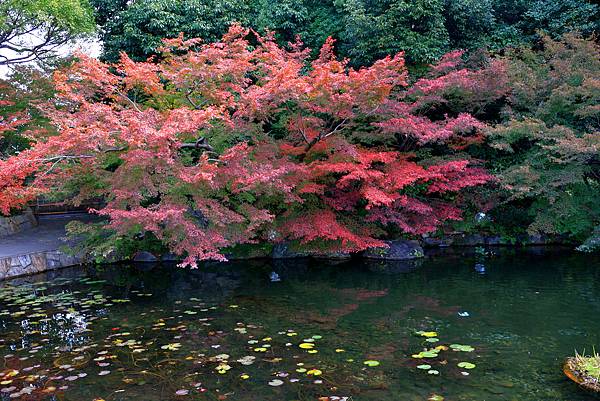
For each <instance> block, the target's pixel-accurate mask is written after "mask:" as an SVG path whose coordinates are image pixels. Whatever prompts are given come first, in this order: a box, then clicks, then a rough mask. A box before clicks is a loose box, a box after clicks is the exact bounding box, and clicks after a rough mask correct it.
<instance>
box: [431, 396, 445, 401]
mask: <svg viewBox="0 0 600 401" xmlns="http://www.w3.org/2000/svg"><path fill="white" fill-rule="evenodd" d="M427 401H444V397H442V396H441V395H439V394H431V396H429V398H428V399H427Z"/></svg>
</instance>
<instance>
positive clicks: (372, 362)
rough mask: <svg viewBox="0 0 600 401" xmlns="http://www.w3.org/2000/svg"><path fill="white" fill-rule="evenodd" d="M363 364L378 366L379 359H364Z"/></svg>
mask: <svg viewBox="0 0 600 401" xmlns="http://www.w3.org/2000/svg"><path fill="white" fill-rule="evenodd" d="M363 364H365V365H367V366H369V367H372V368H373V367H375V366H379V361H373V360H368V361H364V362H363Z"/></svg>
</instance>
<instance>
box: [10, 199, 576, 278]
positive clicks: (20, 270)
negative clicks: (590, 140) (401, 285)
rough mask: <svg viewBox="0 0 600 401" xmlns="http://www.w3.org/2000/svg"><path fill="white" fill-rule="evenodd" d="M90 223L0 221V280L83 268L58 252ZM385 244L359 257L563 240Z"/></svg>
mask: <svg viewBox="0 0 600 401" xmlns="http://www.w3.org/2000/svg"><path fill="white" fill-rule="evenodd" d="M93 219H94V218H93V217H91V216H89V215H86V214H65V215H58V216H45V217H41V218H39V220H36V217H35V216H34V215H33V213H31V211H27V212H26V213H24V214H23V215H20V216H14V217H9V218H0V280H4V279H8V278H13V277H18V276H25V275H30V274H34V273H39V272H43V271H47V270H53V269H57V268H61V267H67V266H74V265H78V264H81V263H83V260H82V258H81V257H76V256H72V255H70V254H67V253H65V252H63V251H62V248H64V247H65V246H67V247H68V245H69V244H68V243H67V242H66V239H65V236H66V233H65V226H66V224H67V223H68V222H69V221H72V220H82V221H92V220H93ZM386 242H387V244H388V247H384V248H376V249H369V250H367V251H365V252H363V253H362V254H361V256H362V257H364V258H367V259H370V260H373V261H377V260H379V261H411V260H418V259H420V258H423V257H424V256H427V255H434V254H435V253H436V252H438V251H441V250H443V249H445V248H454V249H458V248H461V247H467V248H472V249H475V248H476V247H498V246H509V247H512V246H540V245H542V246H545V245H560V244H563V245H564V244H565V242H564V239H561V238H550V237H546V236H524V237H523V238H517V239H516V240H515V241H514V242H509V241H507V240H505V239H503V238H500V237H493V236H485V235H480V234H464V233H453V234H448V235H445V236H443V237H441V238H422V240H421V241H414V240H412V241H410V240H395V241H386ZM436 250H437V251H436ZM227 257H228V259H230V260H248V259H255V258H271V259H273V260H274V261H281V260H289V259H298V258H305V257H312V258H317V259H322V258H325V259H330V260H334V261H335V260H338V261H343V260H347V259H349V258H351V257H352V255H351V254H349V253H346V252H339V251H338V252H312V253H310V252H306V251H303V250H299V249H295V247H294V246H293V245H292V244H291V243H286V242H284V243H280V244H276V245H274V246H270V245H268V244H264V245H263V246H258V247H256V248H253V249H250V250H246V251H244V252H234V253H231V254H227ZM177 259H178V258H177V257H176V256H175V255H170V254H169V255H162V256H160V255H158V256H156V255H153V254H151V253H149V252H145V251H141V252H138V253H137V254H136V255H134V257H133V258H132V259H130V260H132V261H133V262H140V263H149V262H150V263H159V262H162V261H176V260H177ZM115 261H117V260H115Z"/></svg>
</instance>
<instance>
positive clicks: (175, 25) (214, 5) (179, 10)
mask: <svg viewBox="0 0 600 401" xmlns="http://www.w3.org/2000/svg"><path fill="white" fill-rule="evenodd" d="M92 1H93V3H94V6H95V8H96V15H97V17H96V18H97V20H98V23H99V24H100V38H101V40H102V42H103V45H104V58H105V59H107V60H113V61H114V60H118V58H119V52H122V51H123V52H126V53H127V54H128V55H129V56H130V57H131V58H132V59H134V60H140V61H141V60H146V59H147V58H148V57H150V56H152V55H154V54H156V49H157V47H158V46H160V45H161V43H162V40H163V38H173V37H176V36H177V35H179V33H181V32H183V33H185V35H186V37H198V38H202V39H203V40H204V41H206V42H214V41H216V40H218V39H219V38H220V37H221V35H223V33H225V32H226V31H227V29H228V27H229V25H231V24H232V23H233V22H240V23H244V24H248V23H249V18H250V15H251V13H250V11H251V3H250V2H248V1H246V0H144V1H133V2H128V1H123V0H92Z"/></svg>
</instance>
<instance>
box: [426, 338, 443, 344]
mask: <svg viewBox="0 0 600 401" xmlns="http://www.w3.org/2000/svg"><path fill="white" fill-rule="evenodd" d="M425 341H427V342H428V343H437V342H438V341H440V339H439V338H435V337H431V338H428V339H426V340H425Z"/></svg>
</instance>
